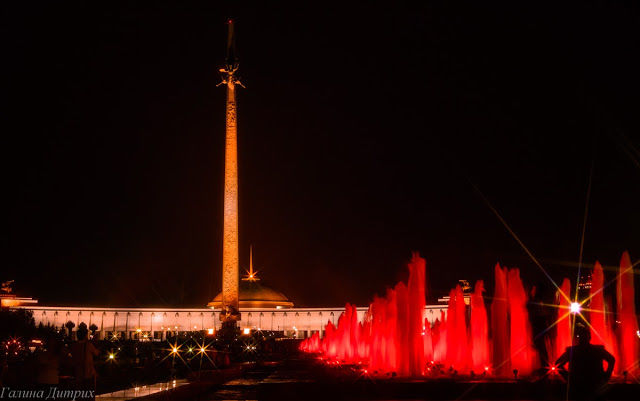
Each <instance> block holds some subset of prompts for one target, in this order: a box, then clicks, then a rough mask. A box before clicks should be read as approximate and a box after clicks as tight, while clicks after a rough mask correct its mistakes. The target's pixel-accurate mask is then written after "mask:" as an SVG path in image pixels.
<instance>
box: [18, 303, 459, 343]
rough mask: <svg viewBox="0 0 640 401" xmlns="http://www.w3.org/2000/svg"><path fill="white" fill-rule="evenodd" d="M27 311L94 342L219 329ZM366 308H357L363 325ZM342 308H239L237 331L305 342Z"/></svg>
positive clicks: (123, 312)
mask: <svg viewBox="0 0 640 401" xmlns="http://www.w3.org/2000/svg"><path fill="white" fill-rule="evenodd" d="M18 308H20V309H26V310H30V311H32V312H33V317H34V319H35V322H36V325H38V324H40V323H42V324H43V325H45V326H46V325H51V326H54V327H57V328H60V327H63V326H64V325H65V323H67V322H69V321H71V322H73V323H74V324H75V327H74V329H73V330H76V329H77V328H78V326H79V325H80V323H85V324H86V325H87V326H88V327H90V326H91V325H95V326H96V327H97V330H96V333H95V335H96V336H97V337H98V338H100V339H109V338H114V337H117V338H120V339H139V340H155V341H162V340H164V339H166V338H167V337H172V336H174V335H175V334H177V333H185V332H190V331H202V332H205V333H208V334H213V333H215V332H216V331H217V330H218V329H220V326H221V321H220V317H219V315H220V310H216V309H211V308H193V309H188V308H100V307H97V308H88V307H61V306H31V305H25V306H20V307H18ZM446 308H447V306H446V305H427V307H426V308H425V310H424V317H425V318H427V319H428V320H429V322H430V323H433V322H434V321H435V319H436V318H439V317H440V314H441V311H444V313H446ZM367 309H368V308H366V307H361V308H357V311H358V320H359V321H363V320H364V319H365V315H366V313H367ZM343 311H344V308H343V307H336V308H282V309H278V308H244V309H243V308H241V309H240V312H241V320H240V321H239V322H238V326H239V327H240V329H241V330H249V331H253V330H266V331H274V332H280V333H282V334H283V335H284V336H287V337H292V338H293V337H295V338H307V337H309V336H311V335H312V334H313V333H315V332H320V335H323V334H324V326H325V325H326V324H327V322H329V321H330V322H332V323H333V324H334V325H337V324H338V319H339V317H340V314H342V312H343Z"/></svg>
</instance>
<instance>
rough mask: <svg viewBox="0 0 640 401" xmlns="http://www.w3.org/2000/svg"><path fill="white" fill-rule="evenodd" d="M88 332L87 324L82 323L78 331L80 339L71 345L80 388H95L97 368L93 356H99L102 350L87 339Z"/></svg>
mask: <svg viewBox="0 0 640 401" xmlns="http://www.w3.org/2000/svg"><path fill="white" fill-rule="evenodd" d="M88 334H89V330H87V325H86V324H84V323H80V324H79V325H78V332H77V337H78V341H76V342H75V343H73V345H72V346H71V357H72V361H73V370H74V372H75V378H76V385H77V386H78V389H80V390H95V380H96V369H95V367H94V365H93V357H94V356H98V354H99V353H100V352H99V351H98V349H97V348H96V347H95V346H94V345H93V344H92V343H91V342H90V341H89V340H88V339H87V336H88Z"/></svg>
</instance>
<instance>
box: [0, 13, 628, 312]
mask: <svg viewBox="0 0 640 401" xmlns="http://www.w3.org/2000/svg"><path fill="white" fill-rule="evenodd" d="M7 3H9V4H7ZM308 3H309V2H297V3H294V5H291V4H286V5H285V4H284V3H279V2H261V3H260V4H259V5H254V4H251V5H249V4H244V3H241V2H231V3H221V2H214V1H203V2H175V3H169V2H166V3H165V2H148V3H138V2H127V3H121V4H118V5H116V4H115V3H112V2H64V1H63V2H50V1H40V2H28V3H27V2H5V3H4V4H3V5H2V24H1V26H2V28H1V29H2V30H3V32H2V54H3V57H2V60H3V61H2V70H1V71H2V79H3V85H2V86H3V88H4V89H3V90H2V92H3V95H4V99H3V100H4V101H3V103H4V106H3V107H2V108H3V111H4V113H3V115H4V116H3V123H2V127H3V129H2V131H3V132H4V135H3V136H4V143H5V145H4V150H5V152H4V158H3V159H4V162H5V166H4V173H5V177H6V181H5V185H4V187H5V191H4V193H5V195H4V198H5V199H7V200H8V204H9V205H8V206H7V207H6V208H5V210H6V213H7V218H8V219H7V220H8V227H7V231H6V237H5V243H6V248H7V252H6V255H7V257H6V258H5V261H4V267H3V269H2V273H1V274H0V279H15V280H16V286H15V287H16V289H17V290H18V292H19V293H22V294H24V295H30V296H34V297H37V298H39V299H40V300H41V302H42V303H44V304H56V303H64V304H88V305H109V306H115V305H122V306H152V305H157V306H183V305H184V306H202V305H204V304H205V303H206V302H207V301H208V300H210V299H211V298H212V297H213V296H214V295H215V293H217V291H218V290H219V288H220V286H221V279H220V272H219V270H220V264H221V254H220V253H221V230H222V228H221V220H222V219H221V218H222V178H223V176H222V169H223V141H224V101H225V91H224V89H223V88H216V84H217V83H218V82H219V81H220V77H219V75H218V73H217V72H216V71H217V69H218V68H219V66H220V65H221V63H222V62H223V59H224V44H225V29H226V26H225V24H224V22H225V20H226V18H227V17H228V16H233V17H234V18H235V19H236V21H237V33H238V38H237V45H238V52H239V56H240V72H241V77H242V79H243V82H244V83H245V85H246V86H247V89H246V90H241V92H240V93H239V99H238V110H239V135H240V139H239V141H240V142H239V152H240V210H241V220H240V226H241V227H240V229H241V238H240V242H241V246H242V256H241V263H242V265H243V266H244V265H246V262H248V249H249V244H253V246H254V256H255V258H254V260H255V264H256V265H257V267H258V269H260V270H262V273H261V275H262V277H263V280H264V281H265V283H266V284H269V285H271V286H273V287H275V288H277V289H280V290H282V291H283V292H284V293H286V294H287V295H288V296H289V297H290V298H292V300H293V301H294V302H296V304H298V305H301V306H327V305H332V306H334V305H340V304H342V303H344V302H346V301H353V302H356V303H358V304H364V303H365V302H367V301H369V300H370V298H371V296H372V295H373V294H374V293H375V292H377V291H381V290H383V289H384V288H385V286H386V285H392V284H394V282H395V281H396V280H398V279H400V278H403V276H404V267H403V266H404V264H405V263H406V261H407V260H408V258H409V257H410V252H411V251H412V250H417V251H420V252H421V254H422V255H423V256H425V257H426V259H427V263H428V270H429V282H430V287H431V289H432V294H435V295H438V294H439V293H440V292H441V291H446V290H447V289H448V288H449V287H450V286H452V285H454V284H455V282H456V280H457V279H461V278H466V279H469V280H476V279H480V278H485V279H486V280H487V281H488V282H489V287H491V282H492V279H491V274H492V270H493V265H494V264H495V263H496V262H497V261H500V262H501V263H504V264H506V265H508V266H518V267H520V268H521V269H522V270H523V273H522V274H523V276H524V277H525V278H526V279H527V281H528V282H529V283H535V282H538V281H539V280H541V279H542V278H541V277H542V276H541V274H540V272H539V270H538V268H537V267H536V266H535V265H534V264H533V263H532V262H531V260H530V259H529V258H528V257H527V255H526V254H525V253H524V252H523V250H522V249H521V248H520V247H519V245H518V244H517V243H516V242H515V241H514V240H513V239H512V238H511V236H510V235H509V234H508V232H507V231H506V230H505V228H504V227H503V226H502V225H501V224H500V222H499V221H498V220H497V218H496V217H495V216H494V215H493V214H492V212H491V211H490V209H489V207H488V206H487V205H486V204H485V203H484V202H483V200H482V198H481V197H480V196H479V194H478V193H477V192H476V191H475V190H474V188H473V186H474V185H475V186H477V188H478V189H479V190H480V191H481V192H482V193H483V194H484V196H485V197H486V198H487V199H488V200H489V201H490V202H491V204H492V205H493V206H494V207H495V208H496V209H497V210H499V212H500V213H501V214H502V215H503V217H504V218H505V220H506V221H507V222H508V223H509V224H510V225H511V226H512V228H513V229H514V231H515V232H516V233H517V234H518V235H519V236H520V237H521V239H522V240H523V241H524V243H526V244H527V246H528V247H529V248H530V249H531V251H532V252H533V253H534V254H535V255H536V256H537V257H538V258H539V259H540V260H541V261H542V263H543V265H544V266H545V268H547V269H548V271H549V272H550V274H551V275H552V276H553V277H554V278H555V279H560V278H561V277H563V276H565V275H569V276H570V277H574V275H575V269H574V268H572V267H570V265H571V264H572V263H576V262H577V260H578V255H579V248H580V233H581V230H582V220H583V213H584V206H585V195H586V192H587V186H588V182H589V172H590V168H591V166H592V165H593V179H592V192H591V195H592V196H591V202H590V205H589V216H588V221H587V230H586V236H585V243H584V249H585V251H584V260H585V261H586V262H587V263H593V262H594V261H595V260H596V258H597V259H599V260H600V261H601V262H602V263H604V264H607V265H615V264H617V263H618V261H619V258H620V255H621V253H622V251H624V250H629V251H630V253H631V257H632V259H633V260H637V258H638V257H640V153H638V152H639V149H640V140H639V137H640V135H639V134H638V133H639V132H640V123H639V121H638V110H639V106H640V102H639V101H638V100H639V95H638V94H639V93H640V79H639V78H638V71H640V56H639V54H640V52H639V51H638V48H639V44H640V43H639V30H638V27H639V26H640V12H639V7H638V4H637V3H636V2H634V1H625V2H623V1H607V2H605V1H601V2H585V1H578V2H570V3H566V2H540V1H536V2H526V1H525V2H522V1H517V2H505V3H499V4H498V3H493V2H469V4H466V3H463V2H457V1H437V2H433V1H428V2H422V3H423V4H421V5H403V3H399V2H384V3H383V2H380V3H375V2H374V3H369V2H367V3H364V2H363V3H362V4H359V5H356V4H353V5H345V4H344V2H336V3H332V2H313V3H310V4H308ZM514 3H515V4H514ZM559 3H563V4H559ZM311 4H314V5H313V6H311ZM407 4H409V3H407ZM608 274H609V276H608V277H609V278H611V277H613V275H612V272H609V273H608Z"/></svg>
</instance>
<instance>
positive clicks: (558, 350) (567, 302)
mask: <svg viewBox="0 0 640 401" xmlns="http://www.w3.org/2000/svg"><path fill="white" fill-rule="evenodd" d="M570 297H571V282H570V281H569V279H568V278H565V279H564V280H562V285H561V286H560V290H559V291H557V293H556V303H557V304H558V309H557V310H556V322H557V324H556V327H555V329H556V340H555V349H554V351H553V352H552V353H551V360H552V361H555V360H556V359H558V358H559V357H560V355H562V353H564V350H565V349H567V347H570V346H571V344H572V340H571V339H572V338H573V337H572V335H571V312H570V310H571V298H570Z"/></svg>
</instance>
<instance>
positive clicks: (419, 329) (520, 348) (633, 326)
mask: <svg viewBox="0 0 640 401" xmlns="http://www.w3.org/2000/svg"><path fill="white" fill-rule="evenodd" d="M425 266H426V262H425V260H424V259H423V258H421V257H420V256H419V255H418V254H416V253H414V254H413V256H412V258H411V261H410V262H409V264H408V267H409V281H408V284H405V283H403V282H399V283H397V284H396V285H395V287H394V288H393V289H388V290H387V292H386V294H385V296H384V297H378V296H375V297H374V299H373V302H372V303H371V304H370V305H369V310H368V311H367V314H366V315H365V318H364V320H363V321H362V322H359V321H358V316H357V310H356V307H355V306H353V305H350V304H347V305H346V307H345V311H344V312H343V313H342V315H341V316H340V318H339V319H338V325H337V327H336V326H334V325H333V324H332V323H331V322H328V323H327V325H326V326H325V330H324V336H323V337H322V338H321V337H320V333H318V332H316V333H314V334H313V335H312V336H311V337H310V338H308V339H306V340H304V341H303V342H302V343H301V346H300V348H301V349H302V350H303V351H305V352H309V353H318V354H321V355H322V358H323V359H326V360H327V363H329V364H341V363H345V364H357V365H362V366H363V367H366V369H367V370H366V372H368V374H371V375H374V376H385V375H387V376H400V377H420V376H438V375H441V374H442V373H443V372H445V371H446V372H448V374H450V375H454V376H455V375H478V374H481V376H482V377H488V376H490V377H496V378H511V377H514V376H516V377H527V376H530V375H532V374H534V373H535V372H536V370H537V369H538V368H540V361H539V357H538V353H537V352H536V350H535V348H534V345H533V333H532V329H531V324H530V321H529V313H528V310H527V302H528V295H527V292H526V291H525V287H524V285H523V283H522V280H521V278H520V271H519V270H518V269H507V268H503V267H500V265H498V264H497V265H496V266H495V287H494V296H493V300H492V302H491V308H490V314H487V308H486V306H485V299H484V296H483V293H484V283H483V281H478V282H477V283H476V285H475V289H474V292H473V293H472V294H471V297H470V302H469V305H467V303H466V302H465V296H464V293H463V291H462V289H461V288H460V286H456V288H455V289H453V290H451V293H450V299H449V303H448V310H447V312H446V313H445V312H444V311H442V313H441V316H440V318H438V319H436V320H435V321H434V323H433V324H430V323H429V321H428V320H427V319H426V318H425V313H426V312H425V299H426V293H425V281H426V272H425ZM633 274H634V273H633V266H632V264H631V260H630V258H629V254H628V253H627V252H625V253H624V254H623V256H622V260H621V262H620V271H619V274H618V276H617V280H616V284H617V291H616V292H617V298H616V300H617V303H616V306H617V311H616V313H617V316H618V321H619V325H618V326H617V328H616V330H615V331H614V329H613V324H612V322H613V321H614V320H615V319H613V318H612V316H613V314H612V313H611V312H610V311H611V309H610V307H609V308H607V305H606V302H605V296H604V291H603V290H604V288H605V287H606V284H605V282H604V274H603V271H602V266H601V265H600V264H599V263H597V262H596V264H595V267H594V269H593V281H592V287H591V293H590V296H589V297H588V298H587V299H586V300H584V301H582V303H581V305H582V304H586V303H587V302H590V308H588V311H589V313H588V314H587V313H585V314H583V313H582V312H581V311H580V310H579V309H580V308H578V310H572V304H571V298H570V296H571V284H570V282H569V280H568V279H564V280H563V282H562V285H561V286H560V288H559V289H558V295H557V296H558V298H557V301H556V305H557V311H558V312H557V320H556V322H555V323H554V327H552V330H550V333H551V339H550V349H549V352H550V355H551V356H552V358H554V357H557V356H558V355H560V354H561V353H563V352H564V350H565V348H566V347H568V346H570V345H571V339H572V323H573V324H575V323H578V322H579V320H583V321H584V323H585V324H588V325H589V326H590V327H591V330H592V333H593V336H592V337H593V343H595V344H603V345H604V346H605V348H606V349H607V350H609V351H610V352H611V353H613V354H614V355H615V356H616V359H617V360H618V361H619V364H618V363H616V365H617V366H619V368H618V369H616V372H617V374H618V375H621V374H625V375H629V374H631V375H633V377H637V375H638V374H639V373H640V370H639V368H638V360H639V350H640V340H639V339H638V332H637V330H638V320H637V316H636V315H635V304H634V301H635V297H634V287H633V279H634V276H633ZM573 306H575V305H573ZM585 310H587V309H586V308H585ZM572 312H573V313H572ZM610 317H611V318H610ZM587 318H588V320H589V321H590V322H589V321H588V320H587ZM572 319H574V320H575V321H573V322H572ZM554 360H555V359H554Z"/></svg>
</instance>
